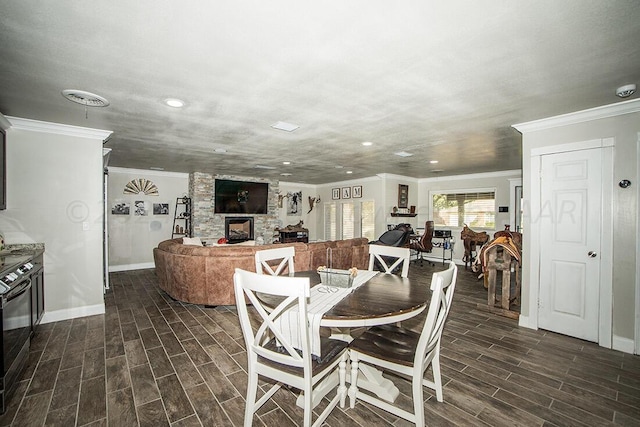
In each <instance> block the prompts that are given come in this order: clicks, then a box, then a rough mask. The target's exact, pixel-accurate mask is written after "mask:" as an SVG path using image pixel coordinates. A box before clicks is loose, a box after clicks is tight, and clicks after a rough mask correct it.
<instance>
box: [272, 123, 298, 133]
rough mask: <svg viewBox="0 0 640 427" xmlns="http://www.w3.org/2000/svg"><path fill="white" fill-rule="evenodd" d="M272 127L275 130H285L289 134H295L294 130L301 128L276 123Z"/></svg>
mask: <svg viewBox="0 0 640 427" xmlns="http://www.w3.org/2000/svg"><path fill="white" fill-rule="evenodd" d="M271 127H272V128H274V129H279V130H284V131H287V132H293V131H294V130H296V129H298V128H299V127H300V126H298V125H294V124H291V123H286V122H275V123H274V124H272V125H271Z"/></svg>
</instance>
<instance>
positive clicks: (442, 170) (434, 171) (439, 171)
mask: <svg viewBox="0 0 640 427" xmlns="http://www.w3.org/2000/svg"><path fill="white" fill-rule="evenodd" d="M442 172H444V169H433V170H432V171H431V173H442Z"/></svg>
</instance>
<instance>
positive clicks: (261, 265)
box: [255, 246, 296, 276]
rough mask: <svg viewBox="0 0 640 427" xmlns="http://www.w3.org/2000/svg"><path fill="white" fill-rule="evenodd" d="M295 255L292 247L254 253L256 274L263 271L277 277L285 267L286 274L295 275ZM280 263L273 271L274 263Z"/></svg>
mask: <svg viewBox="0 0 640 427" xmlns="http://www.w3.org/2000/svg"><path fill="white" fill-rule="evenodd" d="M295 255H296V250H295V248H294V247H293V246H285V247H282V248H276V249H265V250H262V251H256V256H255V257H256V273H258V274H263V273H264V272H265V271H266V272H267V273H269V274H270V275H272V276H279V275H280V273H282V272H283V271H285V267H286V270H287V272H288V273H290V274H293V273H295V271H294V267H293V257H294V256H295ZM278 260H280V263H279V264H278V266H277V267H276V269H275V270H274V269H273V266H274V264H275V263H274V262H271V263H270V262H269V261H278Z"/></svg>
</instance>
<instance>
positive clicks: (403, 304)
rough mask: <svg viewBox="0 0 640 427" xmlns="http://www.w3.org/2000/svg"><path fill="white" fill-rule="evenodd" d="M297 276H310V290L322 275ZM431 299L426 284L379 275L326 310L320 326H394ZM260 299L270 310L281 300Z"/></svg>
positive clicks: (297, 273) (309, 272)
mask: <svg viewBox="0 0 640 427" xmlns="http://www.w3.org/2000/svg"><path fill="white" fill-rule="evenodd" d="M295 277H308V278H309V279H310V284H311V287H313V286H315V285H317V284H319V283H320V275H319V274H318V273H317V272H316V271H302V272H296V273H295ZM430 298H431V290H430V289H429V285H428V284H426V283H425V282H424V281H418V280H413V281H412V280H410V279H408V278H407V279H403V278H402V277H400V276H396V275H393V274H383V273H379V274H377V275H376V276H375V277H373V278H372V279H371V280H369V281H368V282H366V283H365V284H363V285H361V286H359V287H358V288H356V289H355V290H354V291H353V292H351V293H350V294H348V295H347V296H345V297H344V298H343V299H342V300H341V301H340V302H339V303H338V304H336V305H335V306H333V308H331V309H330V310H329V311H327V312H326V313H325V314H324V316H323V317H322V321H321V323H320V324H321V325H322V326H328V327H362V326H375V325H383V324H388V323H395V322H398V321H402V320H406V319H409V318H411V317H413V316H416V315H418V314H420V313H421V312H422V311H423V310H424V309H425V308H426V306H427V304H428V303H429V300H430ZM260 299H261V300H262V301H264V302H265V304H266V305H267V306H271V307H275V306H276V305H277V304H278V302H279V301H281V300H282V299H281V298H278V297H267V296H261V298H260Z"/></svg>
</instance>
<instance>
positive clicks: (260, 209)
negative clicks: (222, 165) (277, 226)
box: [214, 179, 269, 214]
mask: <svg viewBox="0 0 640 427" xmlns="http://www.w3.org/2000/svg"><path fill="white" fill-rule="evenodd" d="M268 200H269V184H268V183H266V182H250V181H232V180H229V179H216V183H215V193H214V211H215V213H217V214H227V213H229V214H230V213H233V214H237V213H243V214H266V213H267V206H268V203H269V202H268Z"/></svg>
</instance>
